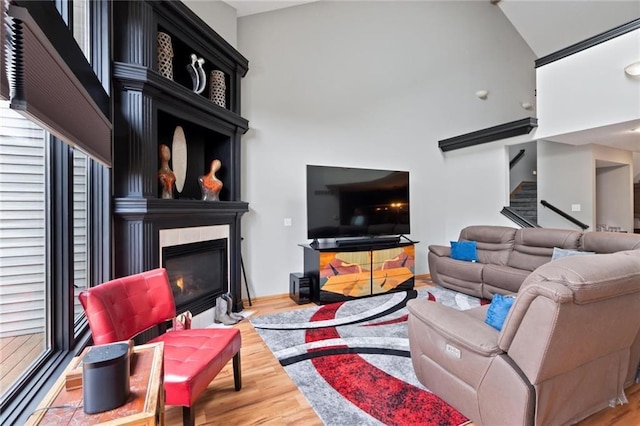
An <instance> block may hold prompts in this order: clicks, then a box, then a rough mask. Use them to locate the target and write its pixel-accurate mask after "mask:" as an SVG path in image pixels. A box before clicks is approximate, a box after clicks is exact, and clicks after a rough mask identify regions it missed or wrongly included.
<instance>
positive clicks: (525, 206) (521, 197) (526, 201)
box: [509, 181, 538, 223]
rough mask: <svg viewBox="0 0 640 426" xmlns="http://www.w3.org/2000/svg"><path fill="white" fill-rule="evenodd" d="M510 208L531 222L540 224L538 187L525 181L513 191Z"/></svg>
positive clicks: (534, 183)
mask: <svg viewBox="0 0 640 426" xmlns="http://www.w3.org/2000/svg"><path fill="white" fill-rule="evenodd" d="M509 207H511V209H512V210H513V211H514V212H516V213H517V214H518V215H520V216H522V217H523V218H525V219H527V220H528V221H530V222H533V223H538V185H537V183H536V182H526V181H523V182H521V183H520V185H518V186H517V187H516V189H514V190H513V192H512V193H511V197H510V200H509Z"/></svg>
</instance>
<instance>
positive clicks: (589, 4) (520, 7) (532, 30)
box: [224, 0, 640, 152]
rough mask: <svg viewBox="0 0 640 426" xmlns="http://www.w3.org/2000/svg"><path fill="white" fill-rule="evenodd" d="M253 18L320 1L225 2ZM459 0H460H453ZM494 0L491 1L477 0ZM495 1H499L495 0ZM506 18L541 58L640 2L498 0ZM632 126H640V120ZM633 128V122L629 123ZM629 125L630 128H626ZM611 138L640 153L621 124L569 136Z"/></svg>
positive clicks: (637, 139) (628, 14)
mask: <svg viewBox="0 0 640 426" xmlns="http://www.w3.org/2000/svg"><path fill="white" fill-rule="evenodd" d="M224 1H225V2H226V3H228V4H229V5H230V6H232V7H234V8H235V9H236V11H237V16H238V17H242V16H248V15H253V14H257V13H264V12H269V11H272V10H277V9H283V8H286V7H292V6H298V5H301V4H304V3H310V2H313V1H317V0H224ZM329 1H343V0H329ZM362 1H429V0H362ZM448 1H455V0H448ZM476 1H490V0H476ZM493 3H495V1H493ZM497 7H500V9H501V10H502V12H503V13H504V14H505V16H506V17H507V19H509V21H511V23H512V25H513V26H514V28H515V29H516V30H517V31H518V32H519V33H520V35H521V36H522V38H523V39H524V40H525V41H526V42H527V44H528V45H529V47H531V50H533V52H534V53H535V54H536V56H538V57H543V56H546V55H548V54H550V53H553V52H556V51H558V50H560V49H563V48H565V47H568V46H570V45H572V44H574V43H577V42H579V41H582V40H585V39H587V38H589V37H592V36H594V35H597V34H600V33H602V32H604V31H607V30H610V29H612V28H615V27H617V26H619V25H622V24H624V23H627V22H630V21H632V20H634V19H638V18H640V0H498V2H497ZM637 121H638V122H637V123H635V122H634V123H626V125H628V124H632V125H633V126H634V127H640V120H637ZM626 127H628V126H626ZM626 127H625V129H626ZM591 136H593V137H591ZM603 137H604V140H607V141H608V142H605V144H606V145H611V146H615V147H619V148H622V149H626V150H630V151H635V152H640V133H631V132H629V131H628V129H626V131H621V129H620V128H619V126H617V127H616V126H612V127H611V128H610V129H609V128H608V127H607V128H600V129H595V130H594V132H593V134H592V135H591V133H589V131H587V132H577V133H575V134H572V135H571V134H570V135H564V136H563V137H562V140H560V139H558V140H557V141H558V142H561V141H562V142H565V143H571V144H574V145H575V144H583V143H591V142H593V141H594V140H600V142H599V143H601V144H602V143H603V142H602V140H603Z"/></svg>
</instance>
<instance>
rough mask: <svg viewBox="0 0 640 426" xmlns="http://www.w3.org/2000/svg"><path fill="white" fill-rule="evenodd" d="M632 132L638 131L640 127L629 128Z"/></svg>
mask: <svg viewBox="0 0 640 426" xmlns="http://www.w3.org/2000/svg"><path fill="white" fill-rule="evenodd" d="M631 131H632V132H634V133H640V127H636V128H635V129H631Z"/></svg>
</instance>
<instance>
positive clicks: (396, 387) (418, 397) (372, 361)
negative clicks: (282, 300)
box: [251, 287, 480, 426]
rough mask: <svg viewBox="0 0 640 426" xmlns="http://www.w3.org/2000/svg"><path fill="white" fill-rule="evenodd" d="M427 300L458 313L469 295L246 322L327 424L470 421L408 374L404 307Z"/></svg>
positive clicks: (437, 294)
mask: <svg viewBox="0 0 640 426" xmlns="http://www.w3.org/2000/svg"><path fill="white" fill-rule="evenodd" d="M416 297H417V298H428V299H430V300H433V301H434V302H437V303H443V304H445V305H448V306H453V307H456V308H458V309H469V308H472V307H475V306H479V305H480V300H479V299H477V298H474V297H471V296H467V295H464V294H461V293H457V292H454V291H451V290H447V289H444V288H441V287H431V288H426V289H420V290H418V291H415V290H412V291H406V292H398V293H392V294H386V295H382V296H375V297H369V298H365V299H359V300H351V301H348V302H341V303H333V304H330V305H324V306H318V307H313V308H308V309H301V310H297V311H291V312H284V313H280V314H273V315H265V316H261V317H255V318H251V323H252V324H253V326H254V327H255V329H256V330H257V331H258V333H259V334H260V336H262V338H263V339H264V341H265V343H266V344H267V346H269V348H270V349H271V351H272V352H273V353H274V354H275V356H276V357H277V358H278V360H279V361H280V364H282V366H283V367H284V368H285V370H286V371H287V373H288V374H289V376H290V377H291V378H292V379H293V381H294V382H295V383H296V385H297V386H298V388H299V389H300V390H301V391H302V393H303V394H304V395H305V397H306V398H307V400H308V401H309V403H310V404H311V406H312V407H313V409H314V410H315V411H316V412H317V413H318V416H319V417H320V418H321V419H322V421H323V422H324V423H325V424H327V425H379V424H386V425H412V426H413V425H438V426H445V425H447V426H448V425H451V426H459V425H463V424H465V423H467V422H468V420H467V419H466V418H465V417H464V416H463V415H462V414H460V413H459V412H458V411H456V410H455V409H454V408H453V407H451V406H450V405H449V404H447V403H446V402H444V401H443V400H441V399H440V398H439V397H438V396H436V395H435V394H433V393H431V392H429V391H428V390H427V389H426V388H425V387H424V386H422V384H420V382H419V381H418V379H417V377H416V376H415V373H414V371H413V366H412V364H411V358H410V354H409V339H408V337H407V308H406V303H407V301H408V300H410V299H412V298H416Z"/></svg>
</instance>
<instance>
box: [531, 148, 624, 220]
mask: <svg viewBox="0 0 640 426" xmlns="http://www.w3.org/2000/svg"><path fill="white" fill-rule="evenodd" d="M603 162H604V163H609V164H610V165H614V164H615V165H627V166H628V167H627V168H626V170H627V172H628V174H627V177H626V183H625V184H624V188H608V187H607V185H606V182H609V183H611V179H608V180H602V181H600V182H599V183H598V185H599V187H597V186H596V165H597V164H598V163H599V164H602V163H603ZM632 164H633V155H632V153H631V152H630V151H625V150H620V149H615V148H611V147H606V146H602V145H596V144H589V145H580V146H573V145H567V144H562V143H557V142H551V141H538V199H539V200H546V201H548V202H549V203H550V204H553V205H554V206H556V207H557V208H559V209H560V210H562V211H564V212H566V213H568V214H570V215H571V216H573V217H575V218H576V219H578V220H579V221H581V222H583V223H585V224H586V225H589V230H590V231H592V230H595V229H596V224H597V223H600V222H599V221H597V220H596V218H597V213H598V212H597V204H598V203H601V202H604V203H609V202H610V203H613V202H614V201H613V200H615V203H614V204H613V206H612V208H614V209H616V210H619V211H621V212H624V213H621V214H616V215H615V217H616V218H617V219H616V220H617V221H618V220H619V221H621V222H622V224H621V225H617V226H622V227H624V228H625V229H627V230H628V229H629V227H630V226H631V225H632V223H633V220H632V216H633V211H632V200H633V198H632V197H633V194H632V190H633V188H632V186H633V185H631V167H632ZM618 185H619V183H618ZM598 189H600V191H598V192H596V191H597V190H598ZM605 192H607V195H606V196H605V195H604V194H605ZM597 195H598V196H599V197H602V198H603V199H601V200H598V199H597V197H596V196H597ZM573 204H579V205H580V211H572V209H571V207H572V205H573ZM603 211H604V210H602V209H601V213H602V212H603ZM622 217H624V219H622ZM538 224H540V226H542V227H544V228H567V229H577V230H580V228H579V227H578V226H576V225H574V224H573V223H571V222H569V221H568V220H566V219H564V218H563V217H561V216H559V215H558V214H556V213H554V212H552V211H551V210H549V209H548V208H546V207H543V206H542V205H539V206H538Z"/></svg>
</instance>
